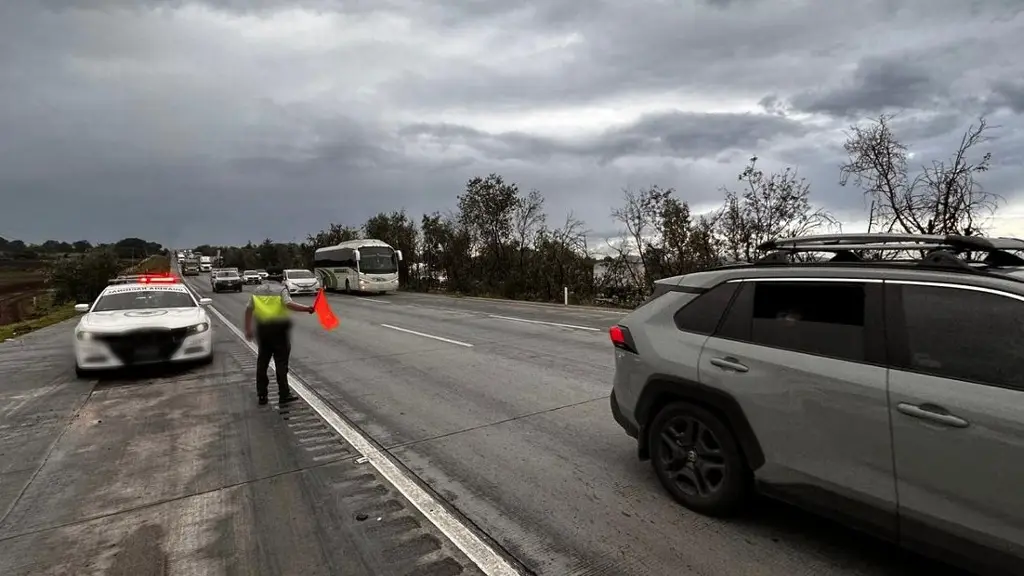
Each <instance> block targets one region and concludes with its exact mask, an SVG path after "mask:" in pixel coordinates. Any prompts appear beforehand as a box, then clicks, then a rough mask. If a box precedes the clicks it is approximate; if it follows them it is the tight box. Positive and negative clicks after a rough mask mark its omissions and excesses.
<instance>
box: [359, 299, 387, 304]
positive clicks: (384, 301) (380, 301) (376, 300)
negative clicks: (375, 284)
mask: <svg viewBox="0 0 1024 576" xmlns="http://www.w3.org/2000/svg"><path fill="white" fill-rule="evenodd" d="M360 300H366V301H367V302H376V303H378V304H391V302H388V301H387V300H378V299H376V298H360Z"/></svg>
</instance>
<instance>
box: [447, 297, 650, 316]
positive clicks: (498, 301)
mask: <svg viewBox="0 0 1024 576" xmlns="http://www.w3.org/2000/svg"><path fill="white" fill-rule="evenodd" d="M440 297H441V298H452V299H454V300H476V301H478V302H490V303H492V304H510V305H514V306H529V307H531V308H546V309H548V310H562V311H569V312H589V313H595V314H618V315H620V316H625V315H626V314H629V313H630V312H631V310H616V309H615V308H602V307H600V306H577V305H574V304H573V305H569V306H564V305H562V304H552V303H545V302H525V301H523V300H505V299H502V298H482V297H480V296H458V297H454V296H443V295H442V296H440Z"/></svg>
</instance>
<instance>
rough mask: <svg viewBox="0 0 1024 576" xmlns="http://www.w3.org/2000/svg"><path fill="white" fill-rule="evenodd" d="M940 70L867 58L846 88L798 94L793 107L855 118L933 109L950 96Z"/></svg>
mask: <svg viewBox="0 0 1024 576" xmlns="http://www.w3.org/2000/svg"><path fill="white" fill-rule="evenodd" d="M948 88H949V87H948V85H947V84H946V83H944V82H943V80H942V78H941V71H940V70H930V69H929V67H928V66H927V65H923V64H922V63H921V62H913V61H908V60H904V59H903V58H902V57H900V56H899V55H897V56H894V57H885V58H876V57H871V58H865V59H864V60H861V62H860V63H859V64H858V65H857V69H856V70H855V71H854V73H853V74H852V77H851V78H850V80H848V81H847V82H844V83H843V85H840V86H836V87H834V88H828V89H825V90H814V91H808V92H803V93H800V94H797V95H796V96H794V97H793V99H792V105H793V107H795V108H797V109H798V110H801V111H804V112H812V113H817V114H829V115H831V116H838V117H843V118H853V117H857V116H861V115H864V114H870V113H874V112H877V111H882V110H891V109H894V108H895V109H905V108H912V109H922V108H925V109H930V108H933V107H934V106H935V105H937V104H938V103H940V102H941V101H942V99H943V98H944V97H946V96H947V95H948V93H947V90H948Z"/></svg>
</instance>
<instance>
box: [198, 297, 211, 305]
mask: <svg viewBox="0 0 1024 576" xmlns="http://www.w3.org/2000/svg"><path fill="white" fill-rule="evenodd" d="M209 304H213V298H200V299H199V305H200V306H207V305H209Z"/></svg>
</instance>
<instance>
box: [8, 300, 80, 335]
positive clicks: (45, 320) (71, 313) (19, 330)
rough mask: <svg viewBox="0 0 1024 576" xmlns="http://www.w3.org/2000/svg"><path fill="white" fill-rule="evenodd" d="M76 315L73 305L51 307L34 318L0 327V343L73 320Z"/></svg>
mask: <svg viewBox="0 0 1024 576" xmlns="http://www.w3.org/2000/svg"><path fill="white" fill-rule="evenodd" d="M77 315H78V313H77V312H75V305H74V303H68V304H60V305H58V306H53V307H51V308H49V309H48V310H46V311H45V312H44V313H43V314H42V315H41V316H38V317H36V318H32V319H29V320H23V321H21V322H15V323H14V324H7V325H4V326H0V342H3V341H5V340H7V339H8V338H14V337H17V336H24V335H25V334H28V333H29V332H32V331H33V330H38V329H40V328H45V327H47V326H50V325H53V324H56V323H58V322H63V321H65V320H68V319H70V318H74V317H75V316H77Z"/></svg>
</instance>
